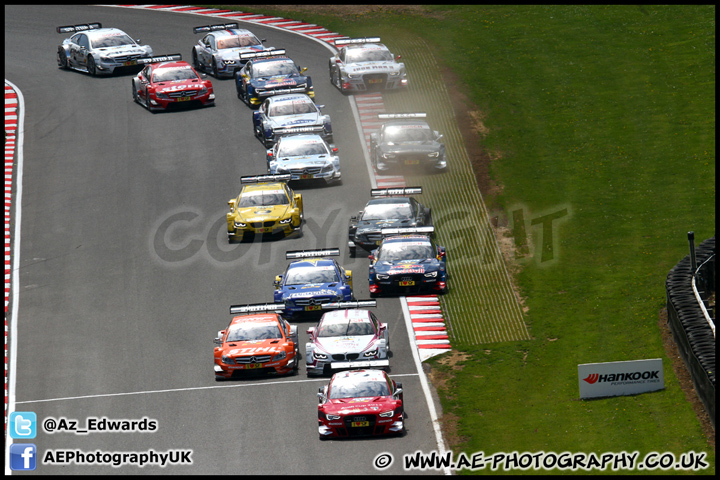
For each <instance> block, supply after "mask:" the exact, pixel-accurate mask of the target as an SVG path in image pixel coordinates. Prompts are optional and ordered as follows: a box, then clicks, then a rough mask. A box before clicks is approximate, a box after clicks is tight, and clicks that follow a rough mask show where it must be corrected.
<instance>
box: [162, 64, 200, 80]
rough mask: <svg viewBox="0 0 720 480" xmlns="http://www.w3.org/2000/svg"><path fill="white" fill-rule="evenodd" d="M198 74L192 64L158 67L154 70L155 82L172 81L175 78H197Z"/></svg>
mask: <svg viewBox="0 0 720 480" xmlns="http://www.w3.org/2000/svg"><path fill="white" fill-rule="evenodd" d="M197 78H198V76H197V75H196V74H195V72H193V70H192V68H190V65H188V66H187V67H177V68H158V69H156V70H155V71H154V72H153V82H155V83H159V82H172V81H175V80H196V79H197Z"/></svg>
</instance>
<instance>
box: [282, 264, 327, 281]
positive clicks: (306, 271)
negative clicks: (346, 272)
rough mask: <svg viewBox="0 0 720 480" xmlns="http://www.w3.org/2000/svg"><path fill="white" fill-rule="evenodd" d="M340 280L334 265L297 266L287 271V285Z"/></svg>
mask: <svg viewBox="0 0 720 480" xmlns="http://www.w3.org/2000/svg"><path fill="white" fill-rule="evenodd" d="M337 281H338V276H337V272H336V271H335V268H333V267H332V266H323V267H295V268H291V269H289V270H288V272H287V277H286V279H285V285H305V284H308V283H334V282H337Z"/></svg>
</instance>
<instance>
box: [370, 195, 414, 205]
mask: <svg viewBox="0 0 720 480" xmlns="http://www.w3.org/2000/svg"><path fill="white" fill-rule="evenodd" d="M389 203H411V201H410V197H383V198H373V199H372V200H370V201H369V202H367V205H383V204H389ZM367 205H366V206H367Z"/></svg>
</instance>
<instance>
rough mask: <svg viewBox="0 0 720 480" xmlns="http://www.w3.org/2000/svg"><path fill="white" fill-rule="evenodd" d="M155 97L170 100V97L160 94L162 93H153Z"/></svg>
mask: <svg viewBox="0 0 720 480" xmlns="http://www.w3.org/2000/svg"><path fill="white" fill-rule="evenodd" d="M155 96H156V97H157V98H164V99H165V100H168V99H170V97H168V96H167V94H165V93H162V92H155Z"/></svg>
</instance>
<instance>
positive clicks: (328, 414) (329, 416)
mask: <svg viewBox="0 0 720 480" xmlns="http://www.w3.org/2000/svg"><path fill="white" fill-rule="evenodd" d="M325 418H327V419H328V420H340V415H332V414H330V413H326V414H325Z"/></svg>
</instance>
